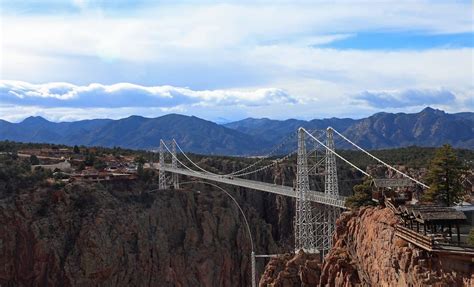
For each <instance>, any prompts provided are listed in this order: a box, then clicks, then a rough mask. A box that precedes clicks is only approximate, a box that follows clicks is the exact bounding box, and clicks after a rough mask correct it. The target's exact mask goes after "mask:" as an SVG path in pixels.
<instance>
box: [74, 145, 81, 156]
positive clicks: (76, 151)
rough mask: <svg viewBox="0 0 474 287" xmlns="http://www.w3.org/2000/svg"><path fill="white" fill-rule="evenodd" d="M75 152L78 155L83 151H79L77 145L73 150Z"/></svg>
mask: <svg viewBox="0 0 474 287" xmlns="http://www.w3.org/2000/svg"><path fill="white" fill-rule="evenodd" d="M73 152H74V153H76V154H77V153H81V150H80V149H79V147H78V146H77V145H75V146H74V148H73Z"/></svg>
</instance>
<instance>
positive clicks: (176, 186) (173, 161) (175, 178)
mask: <svg viewBox="0 0 474 287" xmlns="http://www.w3.org/2000/svg"><path fill="white" fill-rule="evenodd" d="M171 167H172V168H178V158H177V156H176V141H174V140H173V141H172V148H171ZM172 180H173V187H174V189H179V174H177V173H173V174H172Z"/></svg>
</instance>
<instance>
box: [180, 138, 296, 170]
mask: <svg viewBox="0 0 474 287" xmlns="http://www.w3.org/2000/svg"><path fill="white" fill-rule="evenodd" d="M293 136H294V135H293V134H291V135H289V136H287V137H286V138H285V139H284V140H283V141H281V142H280V144H278V146H276V147H275V148H274V149H273V150H271V151H270V152H269V153H267V154H266V155H265V156H263V157H262V158H261V159H259V160H257V161H256V162H254V163H252V164H251V165H249V166H247V167H244V168H242V169H240V170H237V171H233V172H231V173H228V174H217V173H214V172H211V171H208V170H206V169H204V168H202V167H200V166H199V165H198V164H196V163H195V162H194V161H192V160H191V159H190V158H189V157H188V156H187V155H186V153H185V152H184V151H183V149H182V148H181V147H180V146H179V144H178V143H177V141H176V140H174V139H173V141H174V143H175V144H176V146H177V147H178V149H179V150H180V151H181V153H182V154H183V155H184V156H185V158H186V159H187V160H188V161H189V162H191V163H192V164H193V165H194V166H195V167H197V168H198V169H199V170H201V171H203V172H205V173H209V174H213V175H219V176H232V175H234V176H243V175H248V174H251V173H254V172H257V171H260V170H263V169H262V168H259V169H257V170H255V171H251V172H246V173H243V172H244V171H246V170H248V169H250V168H252V167H254V166H256V165H258V164H259V163H261V162H262V161H264V160H265V159H266V158H268V157H269V156H270V155H271V154H273V153H275V152H276V151H277V150H279V149H280V148H282V147H283V146H284V145H285V144H287V143H288V142H289V140H291V139H292V138H293ZM283 158H287V157H286V156H285V157H283ZM277 161H278V160H277ZM181 164H182V163H181ZM274 164H275V163H272V164H269V165H267V166H266V167H270V166H272V165H274Z"/></svg>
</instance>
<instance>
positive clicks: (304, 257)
mask: <svg viewBox="0 0 474 287" xmlns="http://www.w3.org/2000/svg"><path fill="white" fill-rule="evenodd" d="M320 273H321V260H320V256H319V255H312V254H305V253H304V252H303V251H300V252H299V253H298V254H296V255H295V256H293V255H291V254H285V255H283V256H281V257H277V258H273V259H272V260H270V262H269V263H268V264H267V267H266V268H265V272H264V273H263V275H262V277H261V279H260V283H259V286H260V287H266V286H271V287H283V286H316V285H317V284H318V283H319V281H320Z"/></svg>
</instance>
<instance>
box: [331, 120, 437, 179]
mask: <svg viewBox="0 0 474 287" xmlns="http://www.w3.org/2000/svg"><path fill="white" fill-rule="evenodd" d="M328 128H329V129H332V130H333V131H334V132H335V133H336V134H338V135H339V136H340V137H341V138H343V139H345V140H346V141H347V142H348V143H350V144H352V145H353V146H355V147H356V148H358V149H359V150H360V151H362V152H364V153H365V154H367V155H368V156H370V157H371V158H373V159H375V160H376V161H378V162H380V163H381V164H383V165H385V166H386V167H387V168H389V169H391V170H393V171H395V172H397V173H399V174H401V175H402V176H404V177H406V178H409V179H411V180H412V181H414V182H416V183H417V184H419V185H421V186H423V187H424V188H430V187H429V186H428V185H426V184H424V183H422V182H421V181H419V180H416V179H414V178H413V177H411V176H409V175H408V174H406V173H404V172H401V171H399V170H398V169H396V168H394V167H392V166H391V165H389V164H388V163H386V162H384V161H382V160H381V159H379V158H377V157H375V156H373V155H372V154H371V153H369V152H368V151H366V150H365V149H363V148H361V147H360V146H358V145H356V144H355V143H354V142H352V141H351V140H349V139H348V138H346V137H345V136H343V135H342V134H341V133H340V132H338V131H336V130H335V129H333V128H332V127H328Z"/></svg>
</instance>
